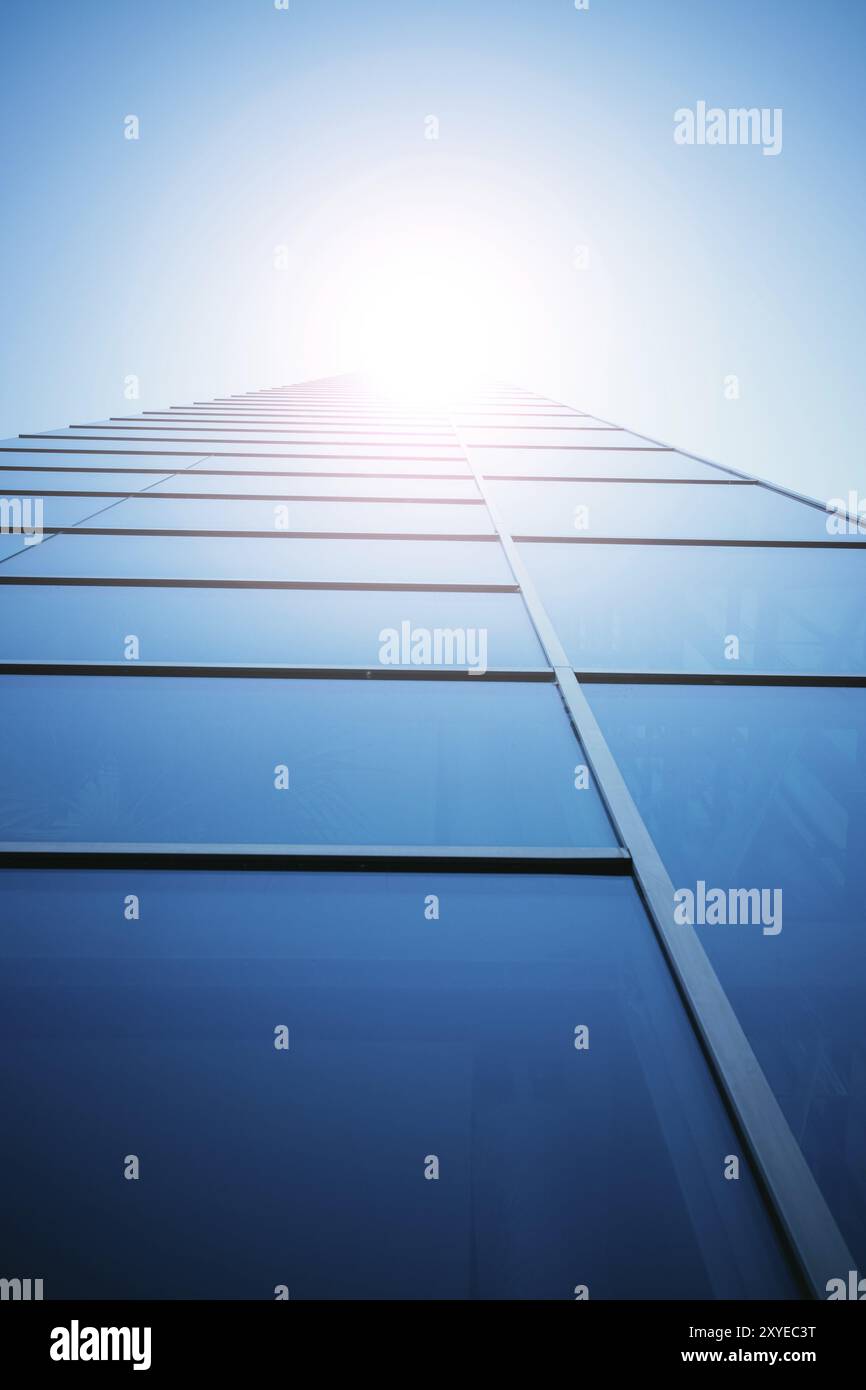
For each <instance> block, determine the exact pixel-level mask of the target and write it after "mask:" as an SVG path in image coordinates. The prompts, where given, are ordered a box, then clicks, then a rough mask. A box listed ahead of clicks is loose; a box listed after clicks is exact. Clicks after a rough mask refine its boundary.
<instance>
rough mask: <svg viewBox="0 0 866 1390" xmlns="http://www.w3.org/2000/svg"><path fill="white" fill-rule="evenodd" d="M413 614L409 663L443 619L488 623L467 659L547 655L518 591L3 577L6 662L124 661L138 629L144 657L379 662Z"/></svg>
mask: <svg viewBox="0 0 866 1390" xmlns="http://www.w3.org/2000/svg"><path fill="white" fill-rule="evenodd" d="M407 622H408V623H409V625H410V637H409V639H408V643H406V644H405V646H406V650H405V651H404V650H402V648H401V651H400V662H399V664H400V665H401V666H412V665H413V662H412V655H413V646H412V642H413V638H412V634H413V633H414V634H416V636H417V634H419V633H423V632H424V631H425V630H426V631H430V632H433V631H435V630H436V629H440V630H442V631H454V630H458V629H459V630H462V631H464V632H468V631H469V630H472V631H473V632H476V633H478V634H481V633H483V634H484V636H483V637H481V636H480V635H479V639H478V640H479V642H481V643H483V648H481V647H479V648H478V649H477V650H476V648H475V647H473V648H472V650H471V651H469V650H467V652H466V656H467V660H466V661H465V662H464V663H462V664H463V665H464V666H465V667H466V669H468V667H469V664H470V662H469V660H468V658H469V657H472V658H473V660H474V662H475V664H476V665H479V664H482V663H481V657H482V655H483V658H484V659H483V664H484V665H485V666H486V667H487V669H490V670H497V669H500V670H508V669H511V670H524V671H525V670H536V669H539V668H541V667H543V666H544V665H545V662H544V658H543V655H542V651H541V647H540V645H539V643H538V639H537V638H536V636H535V633H534V631H533V629H532V626H531V624H530V622H529V618H528V616H527V613H526V609H525V607H524V604H523V600H522V598H521V597H520V596H519V595H518V594H485V593H475V594H473V593H424V592H404V593H400V592H396V593H395V592H389V591H384V592H372V593H371V592H366V591H364V590H351V589H349V590H346V589H341V590H319V589H289V590H285V589H160V588H123V587H120V586H116V585H109V586H107V587H104V588H101V587H98V586H96V585H86V586H70V587H65V586H63V585H57V586H54V585H42V584H40V585H32V586H31V585H23V584H22V585H3V584H0V660H3V661H123V660H125V640H124V639H125V638H126V637H127V635H128V634H130V633H133V634H135V636H136V637H137V638H138V642H139V658H140V660H141V661H143V662H163V661H166V662H168V661H177V662H201V663H205V664H221V663H240V664H244V663H250V664H256V665H260V664H265V665H268V664H272V665H288V666H292V665H294V666H367V667H374V668H375V667H377V666H379V665H381V661H380V656H381V654H382V650H383V644H382V642H381V641H380V637H379V634H380V633H381V632H382V631H383V630H384V629H388V628H392V629H395V630H397V631H398V632H399V633H401V634H402V632H403V624H404V623H407ZM401 640H402V639H401ZM473 641H474V639H473ZM455 650H457V649H455ZM423 655H424V652H423V648H422V647H418V648H417V649H416V650H415V656H416V661H415V663H414V664H415V665H416V666H418V665H419V664H420V658H421V657H423ZM404 657H405V660H404V659H403V658H404Z"/></svg>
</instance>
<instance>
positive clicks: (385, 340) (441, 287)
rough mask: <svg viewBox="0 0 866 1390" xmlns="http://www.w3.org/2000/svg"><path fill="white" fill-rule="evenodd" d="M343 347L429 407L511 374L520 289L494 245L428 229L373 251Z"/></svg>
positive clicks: (347, 311) (386, 385) (390, 385)
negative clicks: (511, 280) (509, 280)
mask: <svg viewBox="0 0 866 1390" xmlns="http://www.w3.org/2000/svg"><path fill="white" fill-rule="evenodd" d="M362 260H363V274H362V275H361V276H358V277H356V278H355V279H354V285H355V286H356V288H355V290H354V292H353V294H352V296H351V299H350V301H349V302H348V303H347V304H346V305H345V306H344V314H343V331H342V346H343V350H344V352H345V353H346V355H347V356H348V357H349V358H350V359H351V360H352V361H354V362H355V363H356V364H357V366H358V368H359V369H360V370H362V371H364V372H365V373H367V374H368V375H370V376H372V377H374V378H375V379H376V380H377V381H378V382H380V383H381V384H382V386H383V389H387V390H388V391H389V393H392V394H394V395H396V396H399V397H400V398H401V399H404V400H407V401H408V400H411V401H412V402H413V403H418V404H423V403H425V402H426V403H432V402H437V401H444V400H448V399H453V398H455V397H458V396H460V395H464V394H467V393H469V392H471V391H472V390H473V388H475V387H477V385H478V384H479V383H480V382H481V381H483V380H489V379H490V378H491V377H494V376H500V375H507V374H508V358H509V352H510V348H511V346H512V343H513V339H514V335H515V329H516V322H517V319H516V314H515V309H516V306H517V305H518V304H519V295H516V294H515V292H514V286H513V285H511V284H508V283H507V276H506V275H505V274H504V273H503V269H504V268H503V266H502V264H501V262H500V260H499V258H498V257H497V255H496V254H495V252H491V251H490V250H489V249H488V248H487V247H484V246H479V245H477V244H474V243H473V242H472V240H471V239H466V240H465V241H462V242H461V241H460V240H459V239H458V238H457V237H456V236H455V235H453V234H445V233H443V232H441V231H439V232H432V231H428V232H425V233H424V234H423V235H416V236H414V237H413V238H411V239H407V238H402V239H400V240H399V241H395V242H393V243H391V244H385V245H382V244H379V245H371V246H368V247H366V248H364V254H363V257H362Z"/></svg>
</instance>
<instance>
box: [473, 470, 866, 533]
mask: <svg viewBox="0 0 866 1390" xmlns="http://www.w3.org/2000/svg"><path fill="white" fill-rule="evenodd" d="M720 476H721V475H720ZM490 489H491V494H492V497H493V500H494V501H495V502H496V504H497V506H498V507H499V509H500V511H501V513H502V516H503V518H504V521H505V524H506V525H507V526H508V527H509V529H510V530H511V531H512V533H513V534H515V535H523V536H563V537H566V536H568V537H572V538H577V539H579V538H580V537H587V538H591V537H605V536H626V537H641V536H643V537H658V538H661V539H667V538H668V537H671V538H674V537H680V538H682V539H688V540H691V539H700V540H716V539H720V540H817V541H825V542H834V543H836V544H838V545H844V544H845V543H846V542H849V541H852V540H855V541H856V540H858V539H859V540H860V541H861V542H862V541H863V539H864V536H863V534H862V533H860V534H859V535H858V533H856V532H854V533H853V534H852V535H850V536H847V535H846V536H840V535H836V534H832V533H831V532H830V531H828V525H827V523H828V520H829V518H828V515H827V513H826V512H825V511H824V509H823V508H821V507H811V506H809V505H807V504H806V503H804V502H797V501H796V500H795V499H794V498H791V497H785V496H784V495H783V494H782V493H779V492H774V491H773V490H772V489H771V488H767V487H762V486H760V484H757V483H754V484H751V483H746V484H741V483H725V482H720V483H718V484H717V485H716V486H713V487H709V486H707V487H703V486H696V485H693V484H690V483H664V484H660V485H659V486H657V487H653V486H652V485H650V484H642V483H595V482H576V483H560V482H548V483H543V484H538V483H534V482H518V481H514V482H510V481H506V482H502V481H497V482H491V483H490Z"/></svg>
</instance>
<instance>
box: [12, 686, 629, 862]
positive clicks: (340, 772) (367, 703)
mask: <svg viewBox="0 0 866 1390" xmlns="http://www.w3.org/2000/svg"><path fill="white" fill-rule="evenodd" d="M443 664H444V663H443ZM457 664H458V663H457V662H456V661H455V662H454V665H455V666H456V665H457ZM0 723H2V727H3V728H6V729H12V728H14V730H15V738H14V740H10V741H9V743H8V745H7V748H6V751H5V754H4V780H3V784H2V787H0V838H2V839H4V840H6V841H29V842H30V841H38V842H46V841H48V842H50V841H55V840H56V841H63V842H77V841H81V842H85V841H87V842H94V843H95V842H101V841H109V842H111V843H126V842H133V841H134V842H137V843H146V842H149V841H153V842H159V843H165V842H175V843H187V842H188V843H197V844H198V843H244V844H250V843H253V844H255V843H262V844H320V843H322V844H401V845H407V844H408V845H413V844H417V845H429V844H434V845H435V844H443V845H611V844H613V843H614V838H613V835H612V832H611V829H610V826H609V824H608V821H607V818H606V816H605V813H604V811H603V810H602V807H601V803H600V801H599V799H598V796H597V793H596V791H595V789H594V788H593V787H589V788H584V789H583V790H576V789H575V785H574V783H575V780H576V779H575V777H574V769H575V767H576V766H577V765H578V764H579V763H581V762H582V755H581V750H580V748H579V746H578V744H577V743H576V742H575V740H574V736H573V734H572V731H571V727H570V725H569V723H568V721H567V719H566V716H565V712H564V709H563V706H562V704H561V702H560V700H559V696H558V695H557V692H556V690H555V688H554V687H553V686H552V685H542V684H517V683H506V684H502V685H497V686H495V687H494V686H493V685H485V684H483V683H480V682H479V683H475V682H473V681H472V679H471V678H467V679H466V680H464V681H461V682H431V681H412V682H406V681H389V682H385V681H372V682H365V681H360V680H345V681H326V680H295V679H292V680H279V679H256V680H237V679H232V678H226V679H219V678H210V677H208V678H195V677H193V678H179V677H147V676H137V677H136V676H110V677H109V676H95V677H94V676H12V675H7V676H3V677H0ZM281 767H285V768H287V769H288V773H287V776H288V782H289V785H288V787H287V788H286V789H278V788H277V786H276V782H277V781H279V780H280V777H281V775H284V774H279V773H278V772H277V769H278V768H281Z"/></svg>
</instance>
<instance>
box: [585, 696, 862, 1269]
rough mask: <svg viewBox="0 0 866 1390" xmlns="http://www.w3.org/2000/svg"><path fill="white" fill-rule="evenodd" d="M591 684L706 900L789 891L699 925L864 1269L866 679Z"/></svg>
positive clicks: (680, 866)
mask: <svg viewBox="0 0 866 1390" xmlns="http://www.w3.org/2000/svg"><path fill="white" fill-rule="evenodd" d="M586 690H587V694H588V696H589V698H590V700H591V702H592V705H593V708H594V710H595V711H596V713H597V715H598V717H599V720H600V722H601V726H602V729H603V732H604V733H605V735H606V736H607V738H608V740H609V742H610V745H611V748H612V750H613V753H614V756H615V757H616V758H617V760H618V761H619V763H620V766H621V767H622V769H623V772H624V774H625V777H626V779H627V781H628V784H629V787H630V790H631V792H632V794H633V796H634V797H635V800H636V802H637V805H638V808H639V810H640V811H641V813H642V814H643V817H644V819H645V821H646V823H647V825H648V827H649V830H650V833H651V834H652V836H653V837H654V839H655V841H656V844H657V845H658V847H659V850H660V852H661V855H662V857H663V859H664V860H665V863H666V865H667V868H668V871H669V873H670V875H671V878H672V879H673V881H674V887H675V888H676V889H680V888H683V889H685V888H688V889H690V890H691V891H692V892H693V893H694V894H695V908H696V910H697V905H698V898H697V895H698V888H697V885H698V882H699V881H700V882H703V883H704V884H705V885H706V891H707V892H709V890H710V889H712V888H721V889H722V890H723V892H725V893H726V894H728V893H729V892H730V890H732V889H751V888H761V889H767V890H770V891H771V892H774V891H775V890H777V889H778V890H779V891H780V892H781V895H782V896H781V908H780V914H779V921H780V922H781V930H779V931H777V932H776V931H775V925H776V923H772V924H771V923H770V921H769V919H770V918H771V917H774V916H775V915H776V914H775V912H774V906H775V903H776V899H775V898H773V897H768V899H767V908H768V909H769V910H768V911H766V912H762V913H761V914H760V920H759V921H758V922H755V920H754V918H755V916H756V915H757V914H756V913H755V912H754V911H752V912H751V914H750V916H749V921H748V924H742V923H739V924H734V925H732V924H730V922H728V924H727V925H722V924H710V925H698V926H697V927H696V930H697V931H698V933H699V936H700V939H701V941H702V942H703V945H704V947H705V949H706V951H707V953H708V955H709V957H710V960H711V961H712V963H713V965H714V966H715V968H716V970H717V972H718V974H719V977H720V979H721V982H722V985H723V986H724V988H725V990H726V992H727V994H728V996H729V997H730V999H731V1001H732V1003H733V1005H734V1008H735V1009H736V1011H737V1013H738V1015H739V1017H740V1020H741V1022H742V1024H743V1027H744V1028H745V1030H746V1033H747V1035H748V1037H749V1039H750V1041H751V1043H752V1046H753V1048H754V1050H755V1052H756V1054H757V1057H758V1061H759V1062H760V1063H761V1065H762V1067H763V1068H764V1071H765V1072H766V1074H767V1076H768V1078H769V1080H770V1083H771V1085H772V1086H773V1089H774V1090H775V1092H776V1094H777V1096H778V1098H779V1102H780V1104H781V1105H782V1108H783V1109H784V1111H785V1113H786V1115H787V1117H788V1120H789V1123H790V1125H791V1127H792V1129H793V1131H794V1133H795V1135H796V1136H797V1139H798V1140H799V1142H800V1145H801V1147H802V1149H803V1152H804V1153H805V1155H806V1158H807V1160H808V1161H809V1163H810V1164H811V1166H812V1169H813V1171H814V1173H815V1176H816V1178H817V1180H818V1183H819V1185H820V1187H821V1188H822V1190H823V1192H824V1194H825V1196H826V1198H827V1200H828V1202H829V1204H830V1207H831V1209H832V1210H833V1212H834V1215H835V1216H836V1219H837V1221H838V1222H839V1225H840V1227H841V1229H842V1232H843V1234H844V1235H845V1236H846V1238H847V1240H848V1243H849V1245H850V1247H851V1249H852V1251H853V1253H854V1256H855V1258H856V1259H857V1260H858V1261H859V1262H860V1268H861V1269H862V1268H864V1267H866V1081H864V1079H866V1015H864V1008H863V1000H864V997H866V931H864V912H863V866H864V863H866V690H857V689H854V690H845V689H839V690H836V689H823V690H808V689H785V690H778V689H775V690H774V689H766V688H755V689H752V688H730V687H726V688H721V687H715V686H703V687H689V686H675V687H670V686H592V685H590V686H587V687H586ZM728 915H729V914H728V913H727V912H726V916H728ZM742 915H743V914H742V913H741V912H740V911H739V908H738V909H737V916H738V918H739V917H741V916H742ZM711 921H712V917H711ZM774 933H775V934H774ZM840 1274H841V1275H842V1276H843V1277H844V1275H845V1271H840Z"/></svg>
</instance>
